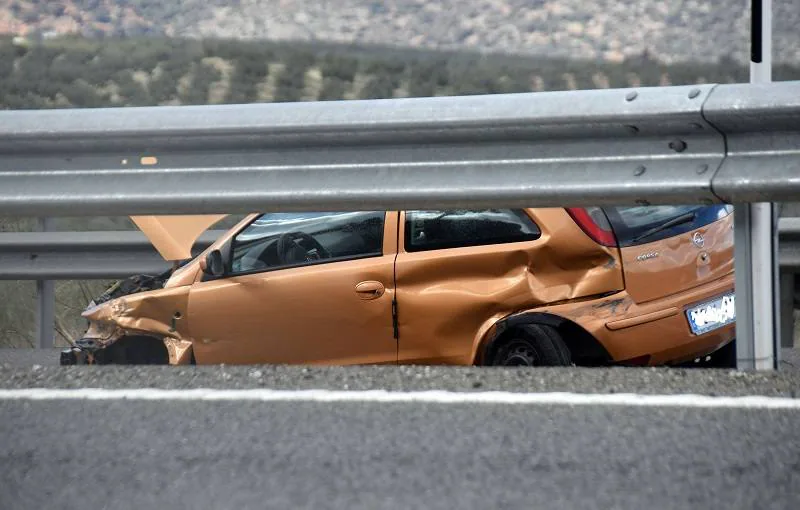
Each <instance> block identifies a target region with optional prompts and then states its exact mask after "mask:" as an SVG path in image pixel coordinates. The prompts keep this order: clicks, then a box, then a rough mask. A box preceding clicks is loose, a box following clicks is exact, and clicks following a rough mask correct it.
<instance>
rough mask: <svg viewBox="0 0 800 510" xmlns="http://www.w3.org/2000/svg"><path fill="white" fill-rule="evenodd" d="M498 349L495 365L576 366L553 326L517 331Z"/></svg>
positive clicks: (493, 360)
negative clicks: (573, 364)
mask: <svg viewBox="0 0 800 510" xmlns="http://www.w3.org/2000/svg"><path fill="white" fill-rule="evenodd" d="M507 338H508V339H507V340H506V341H503V343H502V344H500V346H499V347H498V348H497V349H496V350H495V352H494V356H492V359H491V363H490V364H491V365H496V366H506V367H509V366H524V367H535V366H567V365H570V364H572V361H571V356H570V352H569V349H568V348H567V346H566V344H564V341H563V340H562V339H561V335H559V333H558V331H556V329H555V328H553V327H551V326H545V325H541V324H529V325H526V326H521V327H518V328H515V329H514V330H512V331H511V332H509V334H508V337H507Z"/></svg>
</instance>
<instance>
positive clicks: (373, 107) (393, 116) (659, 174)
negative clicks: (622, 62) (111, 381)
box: [0, 81, 800, 216]
mask: <svg viewBox="0 0 800 510" xmlns="http://www.w3.org/2000/svg"><path fill="white" fill-rule="evenodd" d="M798 149H800V81H797V82H779V83H770V84H755V85H753V84H744V85H742V84H735V85H700V86H687V87H651V88H637V89H614V90H588V91H571V92H544V93H526V94H500V95H488V96H466V97H434V98H413V99H391V100H372V101H336V102H327V101H323V102H312V103H276V104H254V105H212V106H178V107H150V108H125V109H124V114H122V112H121V111H120V109H116V108H111V109H86V110H36V111H6V112H0V169H2V171H0V214H13V215H31V216H59V215H70V216H74V215H136V214H145V215H146V214H203V213H223V212H224V213H231V214H234V213H247V212H248V211H252V210H260V211H272V210H283V211H292V210H308V209H316V210H353V209H373V208H375V209H401V208H427V207H433V206H436V207H473V206H476V207H486V206H496V205H500V204H502V205H504V206H508V207H511V206H518V207H525V206H528V207H531V206H539V207H544V206H556V207H557V206H580V205H587V206H589V205H609V204H615V205H624V204H634V203H650V204H675V203H705V202H720V201H724V202H729V203H733V202H750V201H764V200H769V201H776V202H777V201H791V200H792V199H793V198H794V197H797V196H798V195H800V173H798V172H797V168H798V162H800V150H798Z"/></svg>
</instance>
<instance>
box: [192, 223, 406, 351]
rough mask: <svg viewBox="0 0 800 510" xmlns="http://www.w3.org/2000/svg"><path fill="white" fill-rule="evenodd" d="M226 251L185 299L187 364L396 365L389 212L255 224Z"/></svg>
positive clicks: (393, 238) (393, 233)
mask: <svg viewBox="0 0 800 510" xmlns="http://www.w3.org/2000/svg"><path fill="white" fill-rule="evenodd" d="M229 250H230V251H229V255H228V256H227V257H226V265H227V268H226V274H225V276H223V277H221V278H217V279H213V280H208V281H201V282H197V283H195V284H194V285H193V286H192V290H191V291H190V294H189V309H188V317H187V319H188V328H189V333H190V334H191V336H192V338H193V343H194V353H195V358H196V360H197V363H199V364H204V363H228V364H251V363H289V364H298V363H302V364H305V363H309V364H360V363H395V362H396V361H397V342H396V340H395V338H394V328H393V320H392V301H393V299H394V293H395V286H394V262H395V257H396V253H397V213H396V212H389V213H384V212H320V213H268V214H263V215H261V216H259V217H257V218H256V219H255V220H254V221H253V222H252V223H250V224H249V225H247V226H246V227H244V229H243V230H241V231H240V232H239V233H237V234H236V235H235V236H234V237H233V238H232V241H231V245H230V248H229ZM205 278H206V279H207V278H208V277H205Z"/></svg>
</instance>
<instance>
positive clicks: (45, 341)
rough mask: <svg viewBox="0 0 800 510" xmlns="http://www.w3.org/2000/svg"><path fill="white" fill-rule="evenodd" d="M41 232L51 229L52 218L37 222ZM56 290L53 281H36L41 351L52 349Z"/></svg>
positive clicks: (38, 336) (37, 332) (37, 321)
mask: <svg viewBox="0 0 800 510" xmlns="http://www.w3.org/2000/svg"><path fill="white" fill-rule="evenodd" d="M39 227H40V229H41V230H42V231H44V232H48V231H50V230H52V229H53V220H52V218H44V219H40V220H39ZM55 308H56V289H55V282H54V281H53V280H36V339H37V345H38V346H39V348H41V349H46V348H49V347H53V345H54V337H55V329H56V328H55V324H56V310H55Z"/></svg>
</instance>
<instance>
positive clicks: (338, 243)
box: [231, 211, 386, 274]
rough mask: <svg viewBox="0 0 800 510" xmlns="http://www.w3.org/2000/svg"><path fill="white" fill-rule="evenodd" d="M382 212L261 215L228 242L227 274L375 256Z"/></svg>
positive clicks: (379, 244)
mask: <svg viewBox="0 0 800 510" xmlns="http://www.w3.org/2000/svg"><path fill="white" fill-rule="evenodd" d="M385 214H386V213H385V212H383V211H380V212H377V211H375V212H309V213H306V212H303V213H268V214H262V215H261V216H259V217H258V218H256V219H255V221H253V222H252V223H251V224H249V225H248V226H247V227H246V228H245V229H244V230H242V231H241V232H239V233H238V234H237V235H236V236H235V237H234V238H233V246H232V250H231V259H232V261H231V272H233V273H234V274H237V273H249V272H253V271H267V270H271V269H280V268H285V267H297V266H304V265H310V264H319V263H326V262H336V261H341V260H351V259H356V258H363V257H377V256H380V255H381V254H382V252H383V224H384V217H385Z"/></svg>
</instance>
